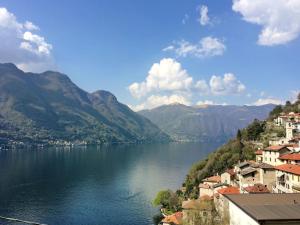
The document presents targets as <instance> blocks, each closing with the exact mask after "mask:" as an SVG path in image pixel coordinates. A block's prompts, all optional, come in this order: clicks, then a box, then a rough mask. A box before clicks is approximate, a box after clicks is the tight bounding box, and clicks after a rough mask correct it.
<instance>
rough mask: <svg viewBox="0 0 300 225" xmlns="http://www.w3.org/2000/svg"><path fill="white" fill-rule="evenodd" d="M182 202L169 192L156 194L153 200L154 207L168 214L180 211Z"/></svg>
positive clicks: (164, 191)
mask: <svg viewBox="0 0 300 225" xmlns="http://www.w3.org/2000/svg"><path fill="white" fill-rule="evenodd" d="M181 202H182V200H181V199H180V197H179V196H178V195H177V193H174V192H173V191H171V190H163V191H160V192H158V193H157V195H156V197H155V199H154V200H153V205H154V206H161V207H163V208H165V209H166V210H168V211H170V212H176V211H178V210H180V209H181Z"/></svg>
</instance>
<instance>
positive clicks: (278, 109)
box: [269, 105, 283, 120]
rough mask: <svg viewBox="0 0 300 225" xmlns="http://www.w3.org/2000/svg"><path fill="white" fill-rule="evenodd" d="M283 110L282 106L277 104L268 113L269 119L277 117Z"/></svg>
mask: <svg viewBox="0 0 300 225" xmlns="http://www.w3.org/2000/svg"><path fill="white" fill-rule="evenodd" d="M282 112H283V109H282V106H281V105H277V106H276V107H275V108H274V109H273V110H272V111H271V112H270V114H269V118H270V120H273V119H274V118H276V117H278V116H279V114H280V113H282Z"/></svg>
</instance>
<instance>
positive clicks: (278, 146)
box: [265, 145, 286, 152]
mask: <svg viewBox="0 0 300 225" xmlns="http://www.w3.org/2000/svg"><path fill="white" fill-rule="evenodd" d="M284 148H286V146H285V145H273V146H269V147H267V148H265V150H266V151H274V152H278V151H280V150H281V149H284Z"/></svg>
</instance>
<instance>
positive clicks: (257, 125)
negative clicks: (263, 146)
mask: <svg viewBox="0 0 300 225" xmlns="http://www.w3.org/2000/svg"><path fill="white" fill-rule="evenodd" d="M264 130H265V122H263V121H259V120H257V119H255V120H254V121H253V123H251V124H250V125H249V126H248V127H247V128H246V129H245V133H246V140H248V141H253V140H258V139H259V135H260V134H261V133H262V132H263V131H264Z"/></svg>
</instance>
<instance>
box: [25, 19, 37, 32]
mask: <svg viewBox="0 0 300 225" xmlns="http://www.w3.org/2000/svg"><path fill="white" fill-rule="evenodd" d="M24 27H25V28H26V29H27V30H39V29H40V28H39V27H38V26H36V25H35V24H33V23H32V22H30V21H26V22H25V23H24Z"/></svg>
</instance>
